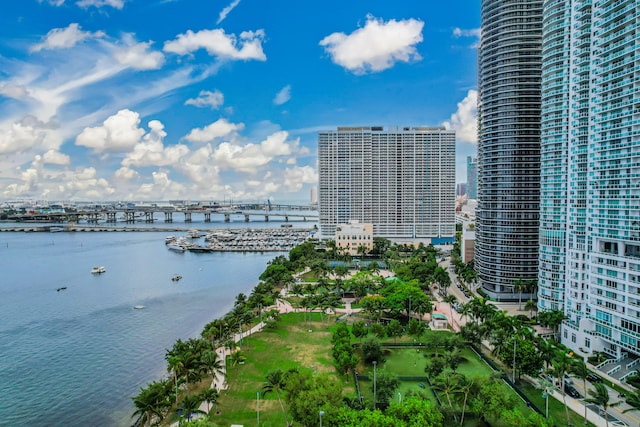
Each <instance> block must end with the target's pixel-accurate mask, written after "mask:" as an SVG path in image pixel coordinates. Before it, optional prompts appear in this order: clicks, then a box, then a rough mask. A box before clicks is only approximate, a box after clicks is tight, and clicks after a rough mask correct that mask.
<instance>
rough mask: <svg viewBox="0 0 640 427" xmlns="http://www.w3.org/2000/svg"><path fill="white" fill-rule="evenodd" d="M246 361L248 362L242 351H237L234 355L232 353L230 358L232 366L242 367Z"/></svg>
mask: <svg viewBox="0 0 640 427" xmlns="http://www.w3.org/2000/svg"><path fill="white" fill-rule="evenodd" d="M245 360H247V358H246V356H245V355H244V354H243V353H242V351H241V350H236V351H234V352H233V353H231V356H229V361H230V362H231V366H237V365H242V364H243V363H244V361H245Z"/></svg>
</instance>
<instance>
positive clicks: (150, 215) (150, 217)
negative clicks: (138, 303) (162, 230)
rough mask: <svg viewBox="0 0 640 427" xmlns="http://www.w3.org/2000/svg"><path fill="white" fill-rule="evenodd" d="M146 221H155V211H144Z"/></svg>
mask: <svg viewBox="0 0 640 427" xmlns="http://www.w3.org/2000/svg"><path fill="white" fill-rule="evenodd" d="M144 222H153V212H145V213H144Z"/></svg>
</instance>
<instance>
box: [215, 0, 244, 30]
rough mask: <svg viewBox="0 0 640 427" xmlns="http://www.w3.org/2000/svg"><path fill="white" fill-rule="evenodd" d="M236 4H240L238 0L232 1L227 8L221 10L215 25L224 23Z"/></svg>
mask: <svg viewBox="0 0 640 427" xmlns="http://www.w3.org/2000/svg"><path fill="white" fill-rule="evenodd" d="M238 4H240V0H233V1H232V2H231V4H230V5H229V6H227V7H225V8H224V9H222V10H221V11H220V15H219V16H218V20H217V21H216V25H217V24H219V23H221V22H222V21H224V20H225V19H226V18H227V15H228V14H229V13H230V12H231V11H232V10H233V9H235V8H236V6H237V5H238Z"/></svg>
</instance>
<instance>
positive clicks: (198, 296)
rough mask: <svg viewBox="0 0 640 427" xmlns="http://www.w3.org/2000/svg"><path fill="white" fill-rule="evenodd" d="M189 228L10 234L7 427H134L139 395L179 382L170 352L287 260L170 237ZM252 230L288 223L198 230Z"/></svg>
mask: <svg viewBox="0 0 640 427" xmlns="http://www.w3.org/2000/svg"><path fill="white" fill-rule="evenodd" d="M156 226H159V227H162V225H159V224H156ZM172 226H173V227H175V226H176V224H172ZM184 226H185V230H184V231H185V232H184V233H180V232H172V233H167V232H78V233H71V232H60V233H48V232H32V233H19V232H0V426H128V425H131V424H132V423H133V422H134V421H135V419H132V418H131V414H132V413H133V411H134V407H133V405H132V401H131V397H132V396H134V395H136V394H137V393H138V392H139V391H140V388H141V387H144V386H146V385H147V384H148V383H150V382H151V381H153V380H157V379H160V378H162V377H166V376H167V375H168V374H167V372H166V362H165V360H164V355H165V351H166V349H168V348H171V347H172V345H173V343H174V342H175V341H176V339H178V338H181V339H183V340H185V339H188V338H191V337H198V336H199V334H200V332H201V331H202V328H203V326H204V325H205V324H206V323H207V322H209V321H211V320H213V319H215V318H218V317H221V316H223V315H224V314H225V313H227V312H228V311H229V310H230V309H231V308H232V307H233V303H234V301H235V297H236V296H237V295H238V294H239V293H241V292H242V293H245V294H247V295H248V294H249V293H250V292H251V290H252V289H253V287H254V286H255V285H256V284H257V283H258V277H259V275H260V274H261V273H262V272H263V271H264V269H265V267H266V265H267V263H268V261H269V260H271V259H273V258H274V257H275V256H277V255H279V253H262V254H261V253H228V252H227V253H204V254H199V253H191V252H186V253H176V252H173V251H170V250H168V249H167V247H166V245H165V243H164V239H165V237H166V236H167V234H173V235H176V236H180V235H186V231H187V230H188V228H195V225H194V224H184ZM249 226H251V227H261V226H262V227H265V226H266V227H274V226H275V227H277V226H278V224H277V223H262V224H261V225H257V224H256V223H253V224H240V225H233V224H231V225H230V224H225V223H218V224H215V223H207V224H199V227H198V228H199V229H201V230H203V229H205V228H207V227H212V228H225V227H230V228H239V227H249ZM299 226H300V227H302V228H310V225H309V224H308V223H300V225H299ZM296 227H298V226H296ZM98 265H102V266H104V267H105V268H106V272H105V273H103V274H99V275H96V274H91V273H90V270H91V269H92V268H93V267H94V266H98ZM175 274H178V275H181V276H182V280H180V281H177V282H175V281H172V280H171V278H172V276H173V275H175ZM59 288H66V289H60V290H58V289H59ZM140 305H141V306H144V308H143V309H134V306H140Z"/></svg>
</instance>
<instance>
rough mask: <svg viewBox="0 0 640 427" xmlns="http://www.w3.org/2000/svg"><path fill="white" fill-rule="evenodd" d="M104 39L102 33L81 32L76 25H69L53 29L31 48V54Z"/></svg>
mask: <svg viewBox="0 0 640 427" xmlns="http://www.w3.org/2000/svg"><path fill="white" fill-rule="evenodd" d="M99 37H104V32H102V31H96V32H94V33H92V32H90V31H82V30H81V29H80V25H79V24H77V23H72V24H69V26H68V27H66V28H54V29H53V30H51V31H49V32H48V33H47V35H46V36H44V38H43V40H42V42H40V43H38V44H37V45H35V46H33V47H32V48H31V51H32V52H38V51H41V50H45V49H68V48H71V47H73V46H75V45H76V44H78V43H80V42H82V41H83V40H86V39H89V38H99Z"/></svg>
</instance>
